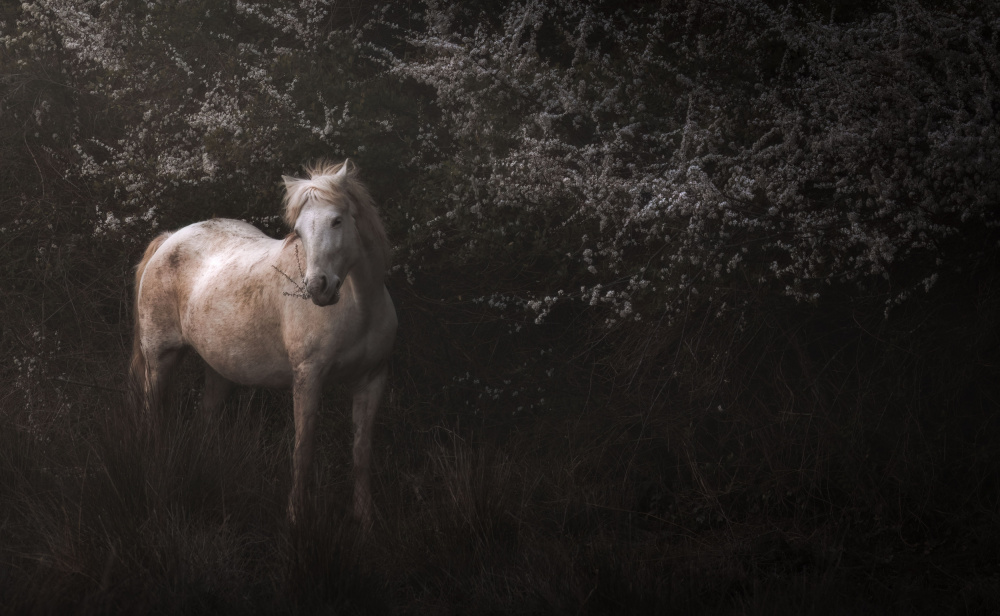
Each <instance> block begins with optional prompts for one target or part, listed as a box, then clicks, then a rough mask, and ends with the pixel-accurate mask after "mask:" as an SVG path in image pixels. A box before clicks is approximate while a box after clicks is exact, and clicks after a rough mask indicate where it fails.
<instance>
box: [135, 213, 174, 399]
mask: <svg viewBox="0 0 1000 616" xmlns="http://www.w3.org/2000/svg"><path fill="white" fill-rule="evenodd" d="M170 235H171V233H170V232H165V233H161V234H160V235H158V236H156V237H155V238H153V241H152V242H150V243H149V246H146V252H144V253H143V255H142V260H141V261H139V265H137V266H135V288H134V299H133V301H132V322H133V325H132V365H131V368H130V370H129V375H130V377H131V381H132V382H131V386H132V388H133V389H135V393H139V392H141V391H143V389H144V387H145V381H146V356H145V355H144V354H143V352H142V328H141V327H140V326H139V283H141V282H142V275H143V273H145V271H146V265H148V264H149V260H150V259H152V258H153V255H154V254H156V251H157V250H159V248H160V246H162V245H163V242H165V241H167V238H168V237H170Z"/></svg>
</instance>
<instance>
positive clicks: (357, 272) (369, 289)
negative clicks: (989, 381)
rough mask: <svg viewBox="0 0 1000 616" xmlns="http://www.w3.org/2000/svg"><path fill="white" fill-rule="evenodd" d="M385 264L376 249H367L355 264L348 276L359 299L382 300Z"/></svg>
mask: <svg viewBox="0 0 1000 616" xmlns="http://www.w3.org/2000/svg"><path fill="white" fill-rule="evenodd" d="M385 265H386V264H385V263H384V262H383V260H382V258H381V257H380V256H376V252H375V251H374V250H366V251H365V253H364V254H363V255H362V256H361V259H359V260H358V263H357V264H355V266H354V268H353V269H352V270H351V273H350V274H349V275H348V277H347V278H348V280H349V281H350V284H351V286H352V289H353V291H354V294H355V296H356V297H357V299H358V300H359V301H361V302H368V301H381V299H382V294H383V292H384V291H383V289H384V287H385Z"/></svg>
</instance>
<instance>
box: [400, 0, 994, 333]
mask: <svg viewBox="0 0 1000 616" xmlns="http://www.w3.org/2000/svg"><path fill="white" fill-rule="evenodd" d="M473 6H474V7H475V6H478V5H473ZM948 8H949V9H952V11H957V12H952V11H945V10H937V9H935V10H932V9H928V8H924V7H923V6H921V5H920V4H918V3H894V4H892V5H889V6H887V7H886V8H885V9H883V10H879V11H873V12H871V13H870V14H867V15H865V16H864V17H863V18H861V19H857V20H854V21H849V22H845V23H841V22H837V21H832V20H831V19H830V18H829V17H828V16H824V15H820V14H816V13H813V12H810V11H809V10H808V9H802V8H796V7H794V6H792V5H788V6H786V7H784V8H781V9H774V8H771V6H770V4H769V3H765V2H761V1H742V0H740V1H736V0H733V1H725V2H718V3H701V2H667V3H648V4H647V3H639V5H638V7H637V8H633V9H630V10H628V11H626V10H623V9H617V8H615V5H614V4H612V3H609V4H604V5H602V4H600V3H589V2H523V3H513V4H511V5H509V6H508V7H507V8H506V9H505V10H503V11H502V12H501V14H500V15H499V18H498V19H497V20H495V21H494V22H490V21H489V20H486V19H479V18H477V17H478V16H479V15H478V14H477V13H476V11H477V10H481V9H477V8H472V9H466V8H463V5H462V4H460V3H454V4H451V3H446V2H445V3H433V4H429V5H428V8H427V10H426V12H425V14H424V15H423V23H424V24H425V28H424V29H421V30H408V31H406V32H405V35H406V36H407V37H408V40H409V42H410V44H411V45H412V46H413V47H414V48H415V51H411V52H409V53H408V54H406V55H396V56H394V57H393V58H392V65H391V70H392V71H393V72H394V73H395V74H398V75H400V76H403V77H406V78H410V79H414V80H417V81H419V82H422V83H425V84H427V85H429V86H431V87H432V88H434V91H435V92H436V101H435V102H436V104H437V106H438V107H439V108H440V110H441V117H440V121H439V122H438V123H437V124H436V125H435V126H433V127H428V128H427V129H425V132H424V133H423V139H422V143H423V146H424V147H423V148H422V149H421V157H422V160H424V161H426V165H427V168H428V170H433V172H435V173H436V175H437V176H438V177H439V178H440V182H441V183H442V185H443V188H442V189H441V191H440V192H439V193H438V194H437V196H438V198H439V200H440V202H439V203H438V204H437V207H436V208H435V216H434V217H432V218H430V219H429V220H418V221H416V222H415V223H414V225H413V227H412V228H411V233H410V235H409V236H408V244H407V246H406V251H405V252H404V253H403V254H404V255H406V256H404V257H403V258H402V259H401V260H402V261H403V262H404V263H408V264H410V265H411V266H412V265H413V262H414V261H418V260H419V259H422V258H429V257H428V256H426V255H429V254H433V252H434V251H435V250H447V252H446V253H445V254H446V255H448V256H447V257H446V258H445V261H446V262H448V263H451V262H452V257H454V256H458V258H459V259H470V258H471V259H478V260H489V259H492V258H495V255H496V253H497V252H498V251H499V252H500V253H501V254H503V256H504V257H505V258H506V260H508V262H513V263H517V264H518V265H517V266H513V267H511V268H510V270H511V271H519V270H520V268H521V267H525V266H528V267H530V266H531V265H534V266H535V267H536V268H538V271H537V272H536V275H529V276H522V277H520V278H518V279H517V281H516V283H515V282H514V281H513V280H508V281H505V277H504V276H503V275H501V276H500V277H499V280H494V279H493V278H491V279H490V280H489V282H490V283H491V284H492V283H494V282H497V283H498V284H497V287H498V288H497V289H496V290H497V292H498V294H500V295H502V296H503V297H504V299H503V300H497V301H500V302H501V303H504V304H506V303H510V304H513V305H517V306H520V307H523V308H528V309H529V310H532V311H534V312H535V313H536V314H538V315H539V317H543V316H544V315H545V314H546V313H547V312H548V311H549V310H550V309H551V307H552V306H553V305H554V304H556V303H560V302H566V301H573V300H577V301H583V302H584V303H586V304H587V305H590V306H595V307H599V308H598V310H600V314H601V315H602V316H604V317H605V322H606V323H607V324H608V325H611V324H614V323H615V322H618V321H637V320H641V319H644V318H645V319H649V318H650V317H653V318H656V319H659V318H660V317H661V316H663V315H666V318H667V322H668V323H673V322H674V321H675V320H676V317H677V316H678V315H680V314H682V313H683V312H684V310H685V307H686V306H687V305H688V303H689V301H690V298H691V296H692V295H694V294H700V295H702V296H708V297H709V298H711V299H712V300H714V301H715V304H716V306H717V307H718V306H722V305H724V304H723V302H726V301H727V300H728V305H732V298H733V297H734V296H735V297H739V295H740V293H739V289H740V288H741V287H746V286H747V285H748V284H749V285H752V286H753V287H755V288H760V289H761V290H762V291H763V292H766V293H778V294H785V295H788V296H791V297H793V298H795V299H797V300H804V301H817V300H819V299H820V298H821V297H822V296H823V295H824V294H826V293H828V292H829V291H830V290H831V289H837V290H841V289H844V288H847V289H851V288H854V289H857V288H860V289H862V290H863V292H865V293H872V292H874V293H879V294H881V295H882V298H883V300H884V301H885V302H886V306H887V307H888V306H891V305H893V304H895V303H898V302H899V301H901V300H903V299H904V298H905V297H907V296H908V295H910V294H911V293H912V292H914V291H915V290H918V289H921V290H926V289H929V288H930V287H931V286H933V284H934V283H935V281H936V280H937V279H938V277H939V276H941V275H947V276H950V275H953V274H954V273H955V271H956V269H957V268H960V267H962V266H963V260H964V259H967V258H970V257H972V258H975V256H977V255H980V254H982V252H983V251H990V250H993V249H995V247H996V246H995V244H994V243H993V242H994V241H995V239H996V237H997V234H996V229H997V207H996V204H997V198H998V196H1000V194H998V186H1000V185H998V180H997V176H996V174H995V173H994V171H993V170H994V169H996V168H997V164H998V162H1000V160H998V156H1000V154H998V151H1000V150H998V148H997V146H998V138H1000V135H998V125H997V122H996V102H995V100H996V97H997V94H998V78H1000V75H998V74H997V66H998V64H997V62H998V55H997V51H996V49H997V48H996V36H997V31H996V27H997V23H998V22H997V20H998V19H1000V15H998V13H997V11H996V9H995V7H993V8H987V7H983V6H980V5H979V4H978V3H965V2H956V3H951V4H950V5H948ZM960 238H969V239H972V240H973V242H972V243H971V244H970V243H966V242H963V241H961V240H960ZM505 282H508V284H507V285H506V286H505V285H504V283H505ZM845 285H846V287H845Z"/></svg>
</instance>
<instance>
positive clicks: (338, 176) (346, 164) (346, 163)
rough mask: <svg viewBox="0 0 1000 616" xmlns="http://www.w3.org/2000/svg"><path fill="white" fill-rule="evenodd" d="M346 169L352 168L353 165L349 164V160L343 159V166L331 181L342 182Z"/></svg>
mask: <svg viewBox="0 0 1000 616" xmlns="http://www.w3.org/2000/svg"><path fill="white" fill-rule="evenodd" d="M348 167H352V168H353V167H354V163H352V162H351V159H350V158H345V159H344V164H343V165H341V166H340V171H338V172H337V174H336V175H334V176H333V179H334V180H336V181H337V182H341V181H343V180H344V179H345V178H346V177H347V173H348Z"/></svg>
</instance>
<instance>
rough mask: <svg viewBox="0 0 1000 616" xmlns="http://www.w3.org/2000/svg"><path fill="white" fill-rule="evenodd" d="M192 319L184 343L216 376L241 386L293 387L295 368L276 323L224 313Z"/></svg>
mask: <svg viewBox="0 0 1000 616" xmlns="http://www.w3.org/2000/svg"><path fill="white" fill-rule="evenodd" d="M191 316H192V317H195V318H189V319H186V323H185V326H184V327H183V330H184V338H185V341H186V342H187V343H188V344H189V345H191V347H192V348H194V350H195V351H196V352H197V353H198V355H200V356H201V357H202V359H204V360H205V361H206V362H207V363H208V365H210V366H212V368H213V369H214V370H215V371H216V372H218V373H219V374H221V375H222V376H224V377H226V378H227V379H229V380H230V381H234V382H236V383H240V384H242V385H262V386H264V387H290V386H291V384H292V367H291V364H290V363H289V361H288V354H287V352H286V351H285V347H284V344H283V343H282V341H281V334H280V325H279V324H278V323H277V322H273V323H272V322H270V320H269V319H266V318H257V319H246V318H240V317H239V316H238V315H233V314H230V315H226V313H225V312H210V311H204V312H202V314H201V316H200V318H197V317H196V315H191Z"/></svg>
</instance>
